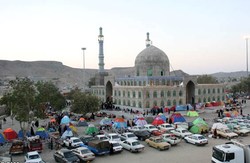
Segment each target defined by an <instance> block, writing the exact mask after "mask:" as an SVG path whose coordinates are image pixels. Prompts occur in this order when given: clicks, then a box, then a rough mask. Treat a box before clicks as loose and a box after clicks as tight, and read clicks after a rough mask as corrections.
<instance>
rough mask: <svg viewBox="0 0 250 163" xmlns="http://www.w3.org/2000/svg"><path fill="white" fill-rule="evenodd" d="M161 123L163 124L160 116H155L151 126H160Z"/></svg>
mask: <svg viewBox="0 0 250 163" xmlns="http://www.w3.org/2000/svg"><path fill="white" fill-rule="evenodd" d="M163 123H164V121H163V120H162V119H161V117H160V116H156V117H155V119H154V121H153V122H152V125H161V124H163Z"/></svg>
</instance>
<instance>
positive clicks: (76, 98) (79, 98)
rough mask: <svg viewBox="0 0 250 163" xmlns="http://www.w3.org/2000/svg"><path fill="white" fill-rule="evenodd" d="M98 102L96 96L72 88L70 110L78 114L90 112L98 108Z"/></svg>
mask: <svg viewBox="0 0 250 163" xmlns="http://www.w3.org/2000/svg"><path fill="white" fill-rule="evenodd" d="M99 104H100V102H99V99H98V98H97V97H96V96H93V95H90V94H86V93H83V92H80V90H74V94H73V103H72V107H71V111H73V112H75V113H79V114H86V113H92V112H96V111H98V110H99V106H100V105H99Z"/></svg>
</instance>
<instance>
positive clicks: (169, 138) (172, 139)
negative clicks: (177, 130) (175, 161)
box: [162, 134, 181, 145]
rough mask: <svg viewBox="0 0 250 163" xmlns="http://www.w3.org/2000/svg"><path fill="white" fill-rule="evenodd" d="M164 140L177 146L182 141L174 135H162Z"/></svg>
mask: <svg viewBox="0 0 250 163" xmlns="http://www.w3.org/2000/svg"><path fill="white" fill-rule="evenodd" d="M162 139H163V140H164V141H166V142H168V143H169V144H171V145H177V144H179V143H180V142H181V139H179V138H177V137H176V136H175V135H174V134H162Z"/></svg>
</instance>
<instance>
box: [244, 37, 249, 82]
mask: <svg viewBox="0 0 250 163" xmlns="http://www.w3.org/2000/svg"><path fill="white" fill-rule="evenodd" d="M249 38H250V37H249V36H245V39H246V64H247V77H248V75H249V74H248V39H249Z"/></svg>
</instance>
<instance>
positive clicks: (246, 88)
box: [231, 76, 250, 94]
mask: <svg viewBox="0 0 250 163" xmlns="http://www.w3.org/2000/svg"><path fill="white" fill-rule="evenodd" d="M231 91H232V92H233V93H234V94H235V93H241V92H245V93H248V94H250V76H249V77H247V78H243V79H241V81H240V83H238V84H236V85H233V86H232V87H231Z"/></svg>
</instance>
